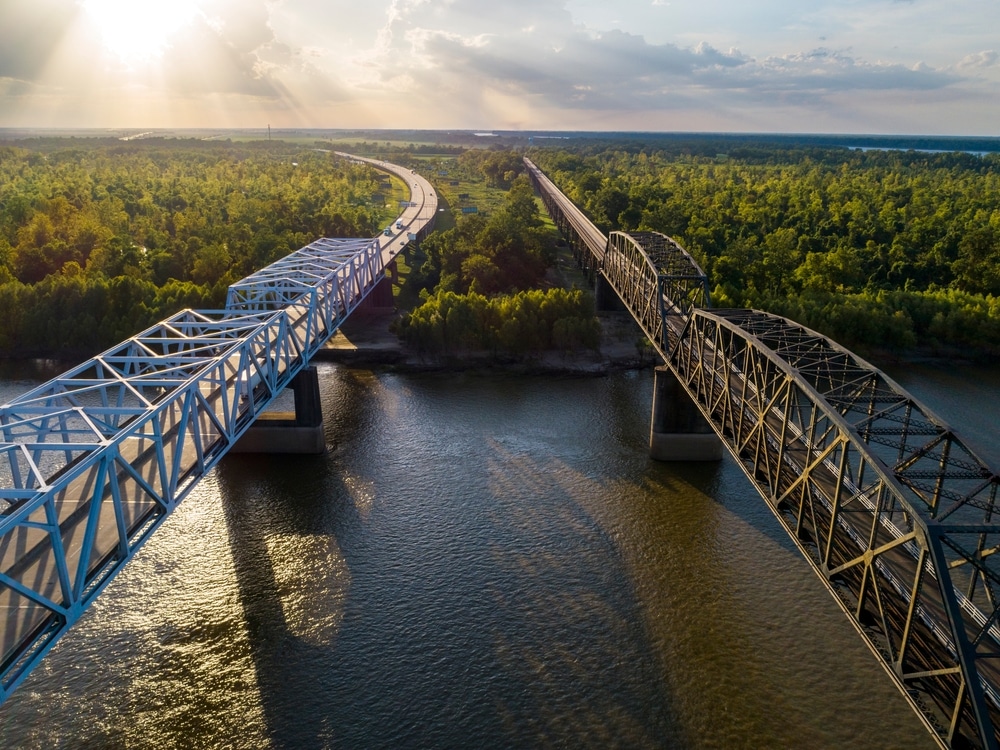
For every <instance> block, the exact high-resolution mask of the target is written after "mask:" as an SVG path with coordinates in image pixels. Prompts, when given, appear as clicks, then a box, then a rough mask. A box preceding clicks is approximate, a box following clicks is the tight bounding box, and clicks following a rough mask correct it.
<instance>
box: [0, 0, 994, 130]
mask: <svg viewBox="0 0 1000 750" xmlns="http://www.w3.org/2000/svg"><path fill="white" fill-rule="evenodd" d="M268 125H269V126H271V127H272V128H291V127H296V128H407V129H409V128H416V129H463V130H467V129H471V130H477V129H479V130H529V131H530V130H575V131H579V130H589V131H609V130H624V131H667V132H670V131H682V132H691V131H711V132H781V133H887V134H921V135H922V134H927V135H984V136H1000V2H998V0H0V127H7V128H27V127H39V128H112V129H139V130H141V129H153V128H220V129H221V128H264V127H266V126H268Z"/></svg>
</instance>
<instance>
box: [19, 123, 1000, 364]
mask: <svg viewBox="0 0 1000 750" xmlns="http://www.w3.org/2000/svg"><path fill="white" fill-rule="evenodd" d="M725 144H726V151H725V152H722V151H719V150H718V148H719V145H720V141H719V140H717V139H716V140H703V141H697V140H692V139H687V140H680V139H677V140H675V141H672V142H667V141H664V140H663V139H659V140H656V139H654V140H653V141H652V142H650V143H644V142H642V141H641V140H639V139H636V138H631V139H629V140H623V141H621V142H608V141H600V140H591V141H586V142H581V143H580V144H578V145H576V146H575V147H568V146H567V145H566V144H564V143H560V144H559V145H558V147H545V148H539V147H537V146H532V147H530V148H527V149H525V148H508V147H505V146H504V145H503V144H493V145H492V146H491V147H489V148H463V147H460V146H454V145H451V146H445V147H441V148H435V147H432V146H427V145H419V146H415V145H413V144H410V145H408V146H407V145H405V144H392V143H381V144H371V146H370V148H371V150H372V151H371V152H372V153H377V154H378V155H379V156H380V157H381V158H385V159H389V160H392V161H396V162H397V163H401V164H404V165H406V166H411V167H412V168H415V169H417V170H418V171H420V170H421V169H428V170H429V172H428V173H429V174H430V175H431V176H432V177H433V175H434V171H436V170H437V169H438V168H439V167H440V166H441V165H442V164H445V163H446V164H447V165H448V169H449V170H450V173H451V175H452V176H458V175H461V176H462V177H463V179H468V180H479V181H482V182H483V183H485V184H486V185H487V186H488V188H489V189H492V190H496V191H503V198H502V200H501V201H500V202H499V203H498V206H499V207H498V208H496V209H495V210H493V211H490V212H488V213H487V214H479V215H469V216H457V217H456V218H455V222H454V226H452V227H451V228H447V229H444V230H443V231H437V232H435V233H433V234H431V235H430V236H429V237H428V238H427V239H426V240H425V241H424V242H423V243H422V246H421V248H420V249H419V251H418V253H417V254H416V255H415V256H414V257H415V260H414V266H413V269H412V272H411V273H410V274H409V277H408V279H407V281H406V283H407V284H408V285H412V289H411V291H412V292H414V293H413V294H411V297H412V298H414V299H415V300H416V303H415V304H414V307H413V309H412V310H407V311H404V314H403V315H402V316H401V317H400V320H399V321H398V323H397V326H396V330H397V332H398V333H399V335H400V336H401V337H402V338H403V339H404V340H405V341H407V342H408V343H410V344H411V345H413V346H416V347H418V348H420V349H422V350H425V351H431V352H438V353H441V352H452V351H462V350H469V349H481V350H486V351H492V352H494V353H496V354H505V355H514V356H528V355H531V354H533V353H536V352H538V351H541V350H545V349H560V350H565V351H575V350H580V349H592V348H595V347H596V346H597V341H598V337H597V334H598V332H599V328H598V327H596V320H595V318H594V315H593V308H592V302H591V301H590V298H589V294H588V292H586V290H580V289H575V290H574V289H569V290H567V289H556V288H553V284H552V282H551V279H550V274H549V269H550V268H551V266H552V264H553V262H554V259H555V250H556V242H557V238H556V237H555V236H554V233H553V230H552V229H551V226H546V225H545V224H544V222H543V221H542V218H541V216H540V214H539V208H538V201H537V200H536V199H535V198H534V196H533V194H532V192H531V188H530V185H529V184H528V183H527V179H526V177H524V176H523V163H522V161H521V157H522V156H523V155H525V153H526V154H527V155H528V156H529V157H530V158H531V159H532V160H533V161H534V162H535V163H536V164H538V166H539V167H540V168H541V169H542V170H543V171H545V173H546V174H547V175H548V176H549V177H550V178H551V179H552V180H553V181H554V182H555V183H556V184H557V186H559V187H560V189H562V190H563V191H564V192H565V193H566V194H567V195H568V196H569V197H570V198H571V199H572V200H573V201H574V202H575V203H576V204H577V205H578V206H580V207H581V208H582V209H583V210H584V211H585V213H587V214H588V216H590V217H591V219H592V220H593V221H594V222H595V224H597V225H598V226H599V227H600V228H601V229H602V230H603V231H605V232H608V231H612V230H624V231H637V230H639V231H658V232H662V233H664V234H667V235H669V236H672V237H674V238H675V239H676V240H677V241H678V242H679V243H680V244H681V245H683V246H684V247H685V248H686V249H688V250H689V251H690V252H691V253H692V255H693V256H694V257H695V258H696V259H697V260H698V261H699V263H701V265H702V267H703V268H704V269H705V271H706V272H707V274H708V276H709V280H710V285H711V287H712V290H713V300H714V302H715V304H716V306H720V307H725V306H732V307H756V308H758V309H763V310H767V311H769V312H774V313H777V314H781V315H785V316H787V317H789V318H792V319H794V320H796V321H798V322H799V323H801V324H803V325H806V326H808V327H810V328H813V329H815V330H817V331H819V332H820V333H823V334H826V335H829V336H831V337H832V338H834V339H836V340H837V341H839V342H840V343H842V344H844V345H846V346H850V347H858V348H860V349H861V350H862V351H868V350H872V351H883V352H889V353H892V354H897V355H899V354H906V353H909V352H912V351H914V350H915V349H916V348H920V349H921V350H922V351H929V352H930V353H949V352H955V351H960V352H964V353H965V354H967V355H968V356H969V357H970V358H973V357H979V358H993V357H995V356H996V355H997V354H998V353H1000V155H996V154H984V155H973V154H967V153H959V152H950V153H928V152H917V151H860V150H851V149H846V148H840V147H824V146H814V145H807V146H795V145H789V144H787V143H784V142H778V143H768V142H752V141H741V140H734V141H727V142H725ZM315 145H323V144H315ZM326 145H328V144H326ZM365 145H366V146H368V144H365ZM397 188H398V186H397ZM391 190H392V186H391V185H390V184H389V183H388V182H387V179H386V178H385V177H384V176H383V175H381V174H380V173H378V172H376V171H374V170H372V169H371V168H369V167H365V166H362V165H354V164H349V163H347V162H344V161H341V160H336V159H333V158H332V157H331V156H330V154H329V153H325V152H324V151H322V150H321V149H319V148H315V147H308V146H302V145H298V144H287V143H283V142H280V141H273V142H253V143H243V144H240V143H228V142H224V141H207V142H205V141H192V140H183V139H178V140H174V139H152V140H150V141H132V142H129V143H118V142H113V141H112V142H108V141H97V140H96V139H95V140H94V141H92V142H89V141H88V140H87V139H43V140H41V141H38V142H34V141H24V142H18V143H15V144H13V145H5V146H0V317H2V321H3V324H2V326H0V357H4V358H13V357H33V356H47V357H60V358H72V357H81V356H91V355H93V354H94V353H96V352H97V351H100V350H103V349H105V348H107V347H109V346H111V345H113V344H115V343H117V342H119V341H121V340H123V339H125V338H128V337H129V336H131V335H133V334H135V333H137V332H139V331H140V330H142V329H143V328H145V327H148V326H149V325H151V324H153V323H155V322H156V321H158V320H161V319H162V318H164V317H166V316H168V315H170V314H172V313H173V312H176V311H177V310H178V309H182V308H184V307H193V308H201V309H204V308H209V309H211V308H214V307H218V306H220V304H221V302H222V301H223V300H224V298H225V289H226V287H227V286H228V285H229V284H230V283H232V282H233V281H236V280H238V279H239V278H242V277H243V276H246V275H248V274H249V273H251V272H253V271H255V270H257V269H258V268H260V267H263V266H264V265H267V264H268V263H271V262H273V261H274V260H277V259H278V258H280V257H282V256H284V255H286V254H288V253H289V252H292V251H294V250H296V249H298V248H299V247H302V246H304V245H306V244H308V243H309V242H312V241H313V240H315V239H316V238H318V237H320V236H329V237H358V236H375V235H376V234H378V232H379V230H380V228H381V227H382V226H384V224H385V222H386V221H388V220H389V219H390V218H391V217H392V216H394V215H395V212H396V210H395V206H394V205H392V203H391V201H389V200H387V196H388V195H389V194H390V193H391ZM416 292H420V295H419V296H418V295H417V294H416Z"/></svg>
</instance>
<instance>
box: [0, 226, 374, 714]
mask: <svg viewBox="0 0 1000 750" xmlns="http://www.w3.org/2000/svg"><path fill="white" fill-rule="evenodd" d="M383 263H384V261H383V254H382V252H381V251H380V249H379V242H378V239H377V238H376V239H346V240H344V239H335V240H331V239H320V240H317V241H316V242H313V243H311V244H310V245H307V246H306V247H304V248H302V249H300V250H298V251H296V252H295V253H292V254H291V255H289V256H287V257H285V258H283V259H282V260H279V261H277V262H276V263H274V264H273V265H271V266H269V267H267V268H265V269H263V270H262V271H259V272H257V273H255V274H253V275H251V276H248V277H247V278H245V279H243V280H242V281H240V282H237V283H236V284H234V285H233V286H232V287H230V289H229V295H228V300H227V306H226V309H224V310H218V311H194V310H185V311H183V312H180V313H178V314H177V315H174V316H172V317H170V318H168V319H166V320H164V321H162V322H160V323H158V324H156V325H154V326H153V327H151V328H149V329H148V330H146V331H144V332H142V333H140V334H139V335H137V336H134V337H132V338H130V339H129V340H127V341H125V342H123V343H122V344H119V345H118V346H116V347H114V348H112V349H109V350H108V351H106V352H104V353H103V354H101V355H99V356H97V357H94V358H93V359H91V360H88V361H87V362H84V363H83V364H81V365H79V366H78V367H76V368H74V369H72V370H70V371H68V372H66V373H64V374H63V375H61V376H59V377H57V378H55V379H53V380H51V381H49V382H47V383H45V384H43V385H41V386H39V387H38V388H35V389H34V390H32V391H30V392H28V393H26V394H24V395H22V396H19V397H18V398H16V399H14V400H13V401H11V402H10V403H8V404H4V405H3V406H0V622H2V623H3V629H2V630H0V702H2V700H4V699H6V697H7V696H8V695H9V694H10V692H11V691H13V690H14V689H15V688H16V687H17V685H18V684H20V682H21V681H23V680H24V678H25V677H26V676H27V674H28V673H29V672H30V671H31V669H33V668H34V666H36V665H37V664H38V662H39V661H40V660H41V658H42V657H43V656H44V654H45V653H46V652H47V651H48V650H49V649H50V648H51V647H52V646H53V645H54V644H55V642H56V641H57V639H58V638H59V637H60V636H62V635H63V634H64V633H66V632H67V631H68V630H69V628H70V627H71V626H72V625H73V623H75V622H76V621H77V620H78V619H79V618H80V616H81V615H82V614H83V612H84V610H85V609H86V608H87V607H88V606H89V604H90V603H91V602H93V600H94V598H95V597H96V596H97V595H98V594H99V593H100V592H101V590H102V589H103V588H104V587H105V586H106V585H107V584H108V583H109V582H110V580H111V579H112V578H113V577H114V576H115V575H116V574H117V573H118V572H119V571H120V570H121V569H122V568H123V567H124V566H125V564H126V563H127V562H128V561H129V560H130V559H131V558H132V556H133V555H134V554H135V553H136V551H137V550H138V549H139V548H140V547H141V546H142V544H143V543H144V542H145V541H146V540H147V539H148V538H149V536H150V535H151V534H152V532H153V531H154V530H155V529H156V528H157V527H158V526H159V525H160V524H161V523H162V522H163V521H164V520H165V519H166V518H167V516H168V515H169V514H170V513H171V512H172V511H173V509H174V508H175V507H176V506H177V505H178V504H179V503H180V502H181V500H183V499H184V497H185V496H186V495H187V494H188V493H189V492H190V490H191V489H192V488H193V486H194V485H195V483H196V481H197V480H198V479H199V478H200V477H202V476H204V474H205V473H206V472H208V471H209V470H210V469H211V468H212V467H213V466H214V465H215V464H216V463H218V461H219V460H220V459H221V458H222V456H223V455H225V453H226V452H227V451H228V450H229V448H230V447H232V445H233V444H234V443H235V442H236V440H238V439H239V437H240V436H241V435H242V434H243V433H244V432H245V431H246V430H247V429H248V428H249V427H250V425H251V424H252V423H253V421H254V419H255V418H256V417H257V415H258V414H260V412H261V411H263V410H264V409H265V408H266V407H267V405H268V404H269V403H270V402H271V401H272V400H273V399H274V398H275V397H277V395H278V394H279V393H280V392H281V391H282V390H283V389H284V388H285V386H286V385H288V384H289V383H290V382H291V381H292V379H293V378H294V377H295V375H296V374H297V373H298V372H299V371H301V370H302V369H303V368H304V367H306V366H307V365H308V362H309V359H310V357H311V356H312V355H313V354H314V353H315V352H316V350H317V349H318V348H319V347H320V346H322V344H323V343H324V342H325V341H326V340H327V339H328V338H329V337H330V336H331V335H332V334H333V333H334V331H335V330H336V329H337V327H338V326H339V325H340V323H341V322H342V321H343V320H344V319H345V318H346V317H347V316H348V315H349V314H350V313H351V311H352V310H354V309H355V308H356V307H357V306H358V305H359V304H360V303H361V302H362V301H363V300H364V298H365V297H366V296H367V295H368V294H369V293H370V292H371V291H372V290H373V289H374V288H375V286H376V285H377V284H378V283H379V281H380V280H381V279H382V278H383V276H384V266H383Z"/></svg>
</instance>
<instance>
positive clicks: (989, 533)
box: [525, 159, 1000, 748]
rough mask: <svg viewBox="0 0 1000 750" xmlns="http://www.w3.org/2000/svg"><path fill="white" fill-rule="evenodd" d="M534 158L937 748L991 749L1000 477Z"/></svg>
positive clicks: (582, 248) (583, 241)
mask: <svg viewBox="0 0 1000 750" xmlns="http://www.w3.org/2000/svg"><path fill="white" fill-rule="evenodd" d="M525 163H526V166H527V169H528V173H529V175H530V177H531V179H532V181H533V183H534V185H535V187H536V189H537V190H538V192H539V194H540V195H541V197H542V200H543V202H544V204H545V206H546V208H547V209H548V212H549V214H550V215H551V216H552V218H553V220H554V221H555V222H556V224H557V226H558V227H559V228H560V230H561V231H562V232H563V234H564V236H565V237H566V238H567V240H568V241H569V243H570V246H571V248H572V250H573V253H574V256H575V257H576V259H577V261H578V263H579V264H580V265H581V267H583V268H584V269H586V271H587V272H588V274H589V275H590V277H591V278H592V279H596V280H597V282H598V283H606V284H608V285H609V286H610V287H611V288H612V289H613V290H614V292H615V293H616V294H617V295H618V297H620V299H621V300H622V302H623V303H624V304H625V306H626V307H627V308H628V310H629V312H630V313H631V314H632V316H633V317H634V318H635V320H636V321H637V323H638V324H639V326H640V327H641V328H642V330H643V332H644V334H645V335H646V337H647V338H648V339H649V341H650V342H651V343H652V344H653V346H654V347H655V348H656V350H657V351H658V353H659V354H660V356H661V357H662V358H663V360H664V362H665V363H666V366H667V367H668V368H669V370H670V372H671V373H672V374H673V376H675V377H676V378H677V379H678V380H679V382H680V384H681V385H682V386H683V389H684V390H685V391H686V392H687V394H688V395H689V396H690V398H691V399H692V401H693V402H694V403H695V404H696V405H697V408H698V410H699V411H700V412H701V414H702V415H703V416H704V418H705V419H706V420H707V421H708V423H709V424H710V425H711V427H712V428H713V430H714V431H715V433H716V434H717V435H718V437H719V438H720V439H721V440H722V441H723V443H724V445H725V446H726V448H727V449H728V450H729V452H730V453H731V454H732V456H733V458H734V459H735V460H736V462H737V463H738V464H739V465H740V467H741V468H742V469H743V472H744V473H745V474H746V476H747V477H748V478H749V479H750V481H751V483H752V484H753V485H754V487H755V488H756V489H757V491H758V492H759V493H760V495H761V497H762V498H763V499H764V501H765V502H766V503H767V504H768V506H769V507H770V509H771V510H772V511H773V513H774V515H775V516H776V517H777V519H778V521H779V523H780V524H781V525H782V526H783V527H784V528H785V531H787V532H788V534H789V536H790V537H791V538H792V540H793V541H794V542H795V544H796V545H797V546H798V548H799V550H800V551H801V553H802V554H803V556H804V557H805V558H806V560H808V562H809V563H810V565H811V566H812V567H813V569H814V570H815V572H816V573H817V574H818V576H819V577H820V579H821V580H822V581H823V582H824V583H825V584H826V586H827V588H828V589H829V590H830V592H831V593H832V594H833V595H834V597H835V599H836V601H837V602H838V604H839V605H840V607H841V608H842V609H843V610H844V612H845V613H846V614H847V616H848V617H849V619H850V621H851V623H852V624H853V625H854V627H855V629H856V630H857V632H858V634H859V635H860V636H861V637H862V638H863V639H864V641H865V643H866V644H867V645H868V646H869V648H870V649H871V651H872V652H873V653H874V654H875V656H876V657H877V658H878V660H879V661H880V663H881V664H882V666H883V667H884V668H885V671H886V672H887V673H888V674H889V676H890V677H891V678H892V679H893V680H894V681H895V683H896V685H897V686H898V687H899V689H900V691H901V692H902V693H903V695H904V696H906V698H907V700H908V701H909V702H910V704H911V705H912V706H913V708H914V709H915V711H916V712H917V714H918V715H919V716H920V717H921V719H922V720H923V722H924V724H925V725H926V727H927V728H928V729H929V730H930V732H931V733H932V735H933V736H934V737H935V738H936V739H937V741H938V743H939V744H940V745H941V746H942V747H953V748H965V747H983V748H997V747H998V738H1000V623H998V617H1000V555H995V554H994V553H997V552H1000V517H998V518H995V517H994V515H995V514H998V512H1000V509H998V508H997V488H998V485H1000V477H998V476H997V473H996V472H995V471H994V470H993V469H992V468H990V467H989V466H988V465H987V464H986V463H985V462H984V461H982V460H981V459H980V458H979V457H978V456H976V455H975V453H973V451H972V450H971V449H970V448H969V447H968V446H967V445H966V444H965V443H964V442H963V441H962V439H961V438H960V437H959V436H958V435H956V434H955V432H954V430H952V429H951V428H950V427H949V426H948V425H947V424H945V423H944V422H943V421H942V420H941V419H939V418H938V417H936V416H935V415H934V414H932V413H931V412H930V411H929V410H928V409H927V408H925V407H924V406H923V405H922V404H921V403H919V402H918V401H917V400H916V399H915V398H914V397H913V396H911V395H910V394H908V393H907V392H906V391H905V390H904V389H903V388H902V387H901V386H899V385H898V384H897V383H895V382H893V381H892V380H891V379H890V378H888V377H887V376H886V375H884V374H883V373H882V372H880V371H879V370H878V369H876V368H875V367H873V366H872V365H870V364H869V363H867V362H865V361H864V360H863V359H861V358H860V357H858V356H856V355H855V354H853V353H852V352H850V351H849V350H847V349H845V348H844V347H842V346H840V345H838V344H837V343H836V342H833V341H831V340H829V339H828V338H826V337H824V336H822V335H820V334H818V333H816V332H815V331H811V330H809V329H807V328H805V327H803V326H801V325H798V324H797V323H795V322H794V321H791V320H788V319H786V318H782V317H780V316H777V315H771V314H769V313H765V312H760V311H757V310H714V309H711V308H710V299H709V293H708V284H707V278H706V276H705V274H704V272H703V271H702V270H701V268H700V267H699V266H698V264H697V263H696V262H695V261H694V259H693V258H691V256H690V255H689V254H688V253H687V252H686V251H685V250H684V249H683V248H682V247H681V246H680V245H678V244H677V243H676V242H675V241H673V240H672V239H671V238H669V237H666V236H664V235H662V234H657V233H653V232H631V233H626V232H612V233H611V234H610V236H608V237H605V236H604V235H603V234H602V233H601V232H600V231H599V230H598V229H597V228H596V227H595V226H594V225H593V224H592V223H591V222H590V221H589V220H588V219H587V218H586V216H584V214H583V213H582V212H581V211H580V210H579V209H578V208H577V207H576V206H574V205H573V203H572V202H571V201H570V200H569V199H568V198H566V196H565V195H563V194H562V193H561V192H560V191H559V189H558V188H557V187H556V186H555V185H554V184H553V183H552V182H551V180H549V179H548V178H547V177H546V176H545V175H544V174H543V173H542V172H541V171H540V170H539V169H538V168H537V167H536V166H535V165H534V164H532V163H531V162H530V161H529V160H527V159H525Z"/></svg>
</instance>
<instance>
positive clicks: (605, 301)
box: [594, 273, 628, 312]
mask: <svg viewBox="0 0 1000 750" xmlns="http://www.w3.org/2000/svg"><path fill="white" fill-rule="evenodd" d="M594 308H595V309H596V310H597V312H628V311H627V310H626V309H625V305H624V303H623V302H622V301H621V298H620V297H619V296H618V293H617V292H616V291H615V290H614V288H613V287H612V286H611V284H610V282H609V281H608V280H607V279H606V278H604V274H600V273H599V274H597V278H596V279H595V281H594Z"/></svg>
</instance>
